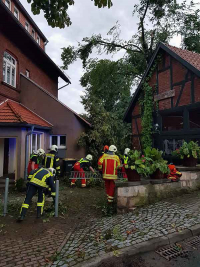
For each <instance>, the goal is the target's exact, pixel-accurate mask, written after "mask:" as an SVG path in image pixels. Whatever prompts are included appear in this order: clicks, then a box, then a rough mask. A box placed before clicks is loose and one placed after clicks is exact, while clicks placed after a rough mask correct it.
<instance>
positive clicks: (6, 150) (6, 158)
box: [3, 138, 9, 174]
mask: <svg viewBox="0 0 200 267" xmlns="http://www.w3.org/2000/svg"><path fill="white" fill-rule="evenodd" d="M8 164H9V138H5V139H4V164H3V174H8Z"/></svg>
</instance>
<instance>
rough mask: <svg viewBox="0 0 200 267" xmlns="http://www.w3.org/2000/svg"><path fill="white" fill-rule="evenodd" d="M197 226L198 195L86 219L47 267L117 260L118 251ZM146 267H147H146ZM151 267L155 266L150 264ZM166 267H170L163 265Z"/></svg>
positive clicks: (199, 201) (198, 219) (199, 203)
mask: <svg viewBox="0 0 200 267" xmlns="http://www.w3.org/2000/svg"><path fill="white" fill-rule="evenodd" d="M199 223H200V193H199V192H196V193H193V194H188V195H183V196H181V197H177V198H174V199H172V200H165V201H160V202H158V203H155V204H153V205H149V206H145V207H142V208H139V209H137V210H136V211H135V212H132V213H128V214H124V215H116V216H113V217H108V218H102V219H101V220H90V219H89V218H88V221H87V222H83V223H82V224H79V225H78V226H77V228H76V229H74V231H73V232H72V233H71V235H70V236H69V238H68V239H67V240H66V243H65V244H64V246H63V247H62V250H61V251H60V255H59V260H57V261H55V262H54V263H53V264H52V265H51V266H53V267H57V266H62V267H68V266H75V265H77V264H78V263H79V264H80V263H84V262H85V261H87V260H90V259H92V258H95V257H97V256H103V255H105V254H106V253H107V252H112V253H113V255H115V256H118V253H119V250H120V249H122V248H127V247H129V246H133V245H137V244H140V243H142V242H144V241H148V240H151V239H152V238H156V237H162V236H167V235H168V234H172V233H181V232H182V231H183V230H184V229H190V228H191V227H192V226H194V225H196V224H199ZM155 262H156V261H155ZM148 264H150V262H149V263H148ZM141 266H142V265H141ZM144 266H145V265H144ZM150 266H151V265H147V267H150ZM152 266H153V267H154V266H156V265H155V264H154V263H152ZM158 266H162V265H158ZM163 266H165V265H163ZM168 266H172V265H166V267H168ZM175 266H176V265H175ZM183 266H184V265H183ZM185 266H187V265H185ZM194 266H195V265H194ZM199 266H200V261H199ZM199 266H198V267H199ZM145 267H146V266H145ZM190 267H191V266H190Z"/></svg>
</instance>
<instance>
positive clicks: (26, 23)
mask: <svg viewBox="0 0 200 267" xmlns="http://www.w3.org/2000/svg"><path fill="white" fill-rule="evenodd" d="M25 29H26V30H27V31H29V24H28V22H27V21H26V22H25Z"/></svg>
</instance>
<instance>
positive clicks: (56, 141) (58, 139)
mask: <svg viewBox="0 0 200 267" xmlns="http://www.w3.org/2000/svg"><path fill="white" fill-rule="evenodd" d="M52 145H56V146H58V148H66V136H65V135H52V136H50V147H51V146H52Z"/></svg>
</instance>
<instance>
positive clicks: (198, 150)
mask: <svg viewBox="0 0 200 267" xmlns="http://www.w3.org/2000/svg"><path fill="white" fill-rule="evenodd" d="M173 155H174V156H175V157H177V158H181V159H183V158H184V157H188V158H189V157H194V158H195V159H197V158H200V147H199V145H198V143H197V142H193V141H190V142H189V143H187V142H183V145H182V147H181V148H180V149H176V150H175V151H174V152H173Z"/></svg>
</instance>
